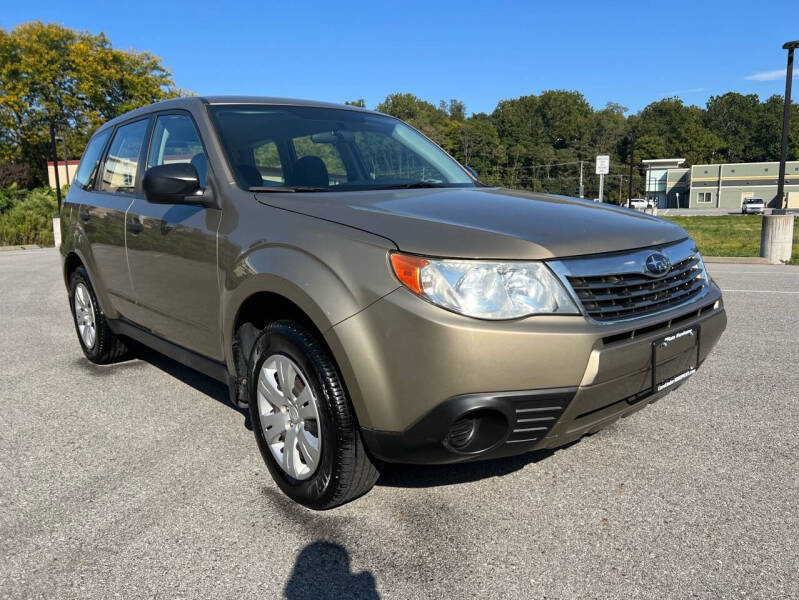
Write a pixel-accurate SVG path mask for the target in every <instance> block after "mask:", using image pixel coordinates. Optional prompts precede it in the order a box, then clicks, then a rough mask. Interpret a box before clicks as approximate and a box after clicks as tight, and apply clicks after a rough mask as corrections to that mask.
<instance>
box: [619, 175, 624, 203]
mask: <svg viewBox="0 0 799 600" xmlns="http://www.w3.org/2000/svg"><path fill="white" fill-rule="evenodd" d="M623 184H624V175H619V206H621V194H622V191H621V188H622V185H623Z"/></svg>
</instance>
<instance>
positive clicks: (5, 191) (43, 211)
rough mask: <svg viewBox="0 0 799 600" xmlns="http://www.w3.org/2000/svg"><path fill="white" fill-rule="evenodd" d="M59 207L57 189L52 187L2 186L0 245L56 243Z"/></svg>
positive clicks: (0, 198)
mask: <svg viewBox="0 0 799 600" xmlns="http://www.w3.org/2000/svg"><path fill="white" fill-rule="evenodd" d="M65 189H66V188H65ZM57 208H58V203H57V200H56V194H55V190H52V189H50V188H49V187H43V188H36V189H34V190H30V191H29V190H21V189H18V188H17V187H16V186H12V187H8V188H0V246H16V245H19V244H38V245H39V246H52V245H53V217H55V216H56V210H57Z"/></svg>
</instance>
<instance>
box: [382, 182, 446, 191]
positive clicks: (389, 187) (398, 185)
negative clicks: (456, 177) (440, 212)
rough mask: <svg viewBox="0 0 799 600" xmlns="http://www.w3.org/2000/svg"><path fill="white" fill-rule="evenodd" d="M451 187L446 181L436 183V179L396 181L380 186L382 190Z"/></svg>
mask: <svg viewBox="0 0 799 600" xmlns="http://www.w3.org/2000/svg"><path fill="white" fill-rule="evenodd" d="M443 187H449V185H447V184H446V183H436V182H435V181H414V182H412V183H396V184H393V185H384V186H380V187H379V188H377V189H380V190H413V189H419V188H443Z"/></svg>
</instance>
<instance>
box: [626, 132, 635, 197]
mask: <svg viewBox="0 0 799 600" xmlns="http://www.w3.org/2000/svg"><path fill="white" fill-rule="evenodd" d="M634 161H635V133H633V134H632V145H631V147H630V187H629V188H627V190H628V191H627V205H628V206H629V204H630V200H632V199H633V162H634Z"/></svg>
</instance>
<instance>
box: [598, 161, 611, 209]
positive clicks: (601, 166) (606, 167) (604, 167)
mask: <svg viewBox="0 0 799 600" xmlns="http://www.w3.org/2000/svg"><path fill="white" fill-rule="evenodd" d="M608 173H610V156H607V155H600V156H597V157H596V174H597V175H599V201H600V202H602V198H603V197H604V195H605V175H607V174H608Z"/></svg>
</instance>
